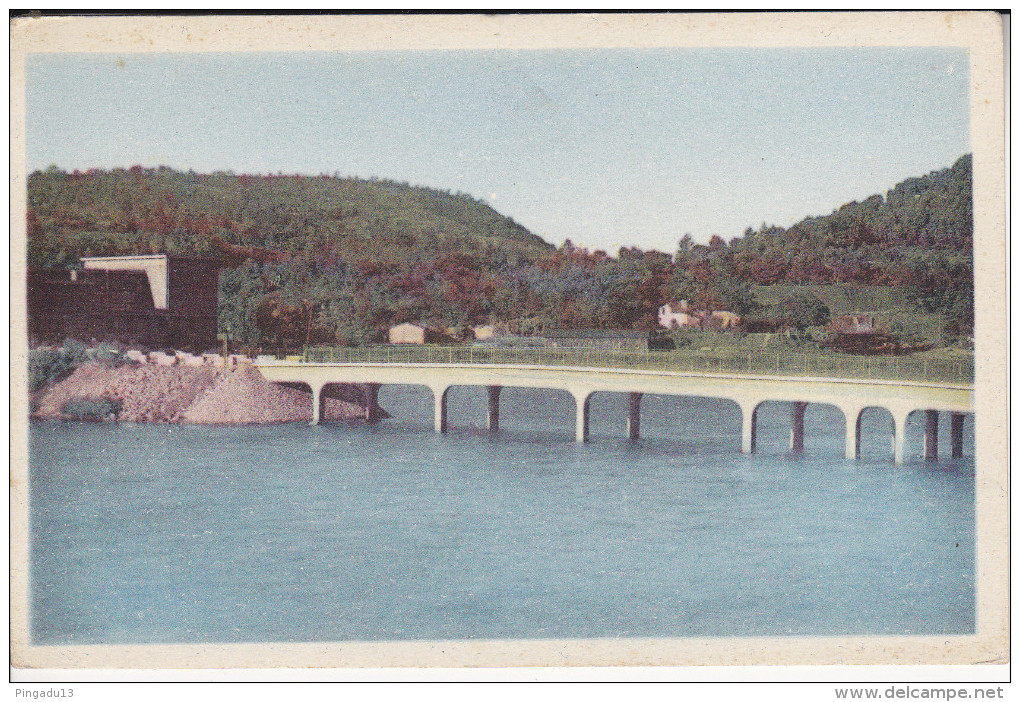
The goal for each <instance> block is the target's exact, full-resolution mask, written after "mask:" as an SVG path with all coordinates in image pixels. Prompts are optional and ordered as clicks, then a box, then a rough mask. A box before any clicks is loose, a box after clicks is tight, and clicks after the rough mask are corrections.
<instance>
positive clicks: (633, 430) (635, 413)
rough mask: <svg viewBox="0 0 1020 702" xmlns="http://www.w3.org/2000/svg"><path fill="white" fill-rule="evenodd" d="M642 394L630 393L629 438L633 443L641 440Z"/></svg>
mask: <svg viewBox="0 0 1020 702" xmlns="http://www.w3.org/2000/svg"><path fill="white" fill-rule="evenodd" d="M642 394H643V393H640V392H632V393H630V414H629V415H628V416H627V436H628V438H630V440H631V441H637V440H638V439H640V438H641V395H642Z"/></svg>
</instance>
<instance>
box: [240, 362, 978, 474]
mask: <svg viewBox="0 0 1020 702" xmlns="http://www.w3.org/2000/svg"><path fill="white" fill-rule="evenodd" d="M256 365H257V367H258V368H259V370H260V371H261V372H262V374H263V375H264V376H265V377H266V378H267V379H268V380H271V381H274V382H292V383H304V384H307V385H308V386H309V387H311V389H312V393H313V398H314V401H313V407H314V409H313V422H317V421H318V416H319V412H318V409H319V401H320V393H321V390H322V388H323V387H324V386H325V385H328V384H330V383H364V384H368V385H373V386H378V385H393V384H396V385H424V386H427V387H429V388H430V389H431V390H432V392H433V396H434V398H435V412H436V430H437V431H444V430H445V428H446V395H447V390H448V389H449V388H450V387H453V386H456V385H470V386H487V387H489V388H500V387H528V388H548V389H557V390H565V391H567V392H569V393H570V394H571V395H573V396H574V398H575V401H576V406H577V439H578V441H584V440H585V439H586V437H587V425H588V398H589V397H590V396H591V394H592V393H595V392H616V393H630V394H631V396H632V401H633V400H634V398H640V396H641V395H643V394H659V395H689V396H698V397H712V398H721V399H727V400H732V401H733V402H735V403H737V404H738V405H739V406H740V408H741V412H742V416H743V447H744V450H745V451H748V452H750V451H753V450H754V445H755V434H756V428H755V422H756V419H755V417H756V414H757V408H758V406H759V405H760V404H761V403H762V402H767V401H780V402H791V403H794V408H795V415H797V413H799V416H800V417H801V420H800V423H801V425H802V417H803V405H804V404H805V403H822V404H829V405H834V406H836V407H838V408H839V409H840V410H841V411H842V412H843V415H844V417H845V418H846V421H847V427H848V431H847V434H846V435H847V451H846V452H847V456H848V457H854V456H856V454H857V448H856V447H857V446H858V445H859V439H860V434H859V432H860V421H859V420H860V416H861V413H862V412H863V411H864V409H865V408H868V407H881V408H884V409H886V410H888V411H889V413H890V414H891V415H892V418H893V435H894V444H895V446H894V449H895V450H894V454H895V457H896V459H897V461H901V460H902V451H903V434H904V431H905V426H906V419H907V416H908V415H909V414H910V413H911V412H914V411H916V410H926V411H928V413H929V425H930V424H931V421H932V416H933V415H932V413H937V412H939V411H942V412H951V413H953V414H954V415H960V414H963V413H970V412H972V411H973V406H974V388H973V386H972V385H970V384H967V383H940V382H932V381H902V380H899V381H894V380H883V379H860V378H832V377H818V376H801V377H796V376H768V375H760V374H740V373H704V372H701V373H699V372H685V371H676V370H647V369H633V368H605V367H600V368H590V367H580V366H541V365H518V364H492V363H489V364H481V363H466V364H461V363H400V362H388V363H387V362H382V363H307V362H275V363H274V362H270V363H259V364H256ZM493 397H495V400H493V399H492V398H493ZM498 398H499V394H498V391H497V392H495V393H493V392H491V391H490V411H494V412H495V414H496V416H498V402H499V399H498ZM493 402H495V403H496V404H495V407H493V406H492V403H493ZM638 403H639V399H638V400H637V401H636V402H632V404H633V405H634V407H637V406H638ZM638 411H639V410H634V411H633V412H632V417H631V420H632V422H634V423H636V422H637V421H638V419H639V415H638V414H637V412H638ZM934 416H935V418H936V419H935V421H936V423H937V414H935V415H934ZM794 421H795V424H796V422H797V421H798V420H797V419H796V417H795V420H794ZM953 426H954V432H956V431H957V422H956V420H954V425H953ZM852 428H853V429H852ZM796 431H797V429H796V426H795V429H794V434H796ZM801 431H802V429H801ZM928 431H929V434H930V433H931V431H932V430H931V427H930V426H929V430H928ZM935 434H936V437H937V424H936V432H935ZM934 440H935V439H930V441H934ZM797 441H798V440H797V437H796V436H795V437H794V439H793V445H794V446H796V445H797ZM956 443H957V439H956V435H955V433H954V453H955V452H956V450H957V449H956Z"/></svg>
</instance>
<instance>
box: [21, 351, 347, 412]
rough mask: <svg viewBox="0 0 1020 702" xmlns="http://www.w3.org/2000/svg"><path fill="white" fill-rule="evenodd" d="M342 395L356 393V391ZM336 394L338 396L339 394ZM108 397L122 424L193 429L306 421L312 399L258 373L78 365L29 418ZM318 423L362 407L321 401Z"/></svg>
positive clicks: (241, 369)
mask: <svg viewBox="0 0 1020 702" xmlns="http://www.w3.org/2000/svg"><path fill="white" fill-rule="evenodd" d="M349 390H351V392H345V393H343V395H345V396H351V395H356V394H357V388H351V389H349ZM338 394H339V393H338ZM78 398H107V399H110V400H116V401H118V402H119V403H120V405H121V409H120V414H119V415H118V417H117V418H118V419H119V420H120V421H124V422H190V423H196V424H274V423H279V422H299V421H306V422H307V421H309V420H311V417H312V396H311V394H310V393H308V392H302V391H301V390H297V389H294V388H290V387H284V386H281V385H277V384H276V383H270V382H269V381H268V380H266V379H265V378H264V377H263V376H262V374H261V373H259V371H258V369H257V368H254V367H252V366H248V365H242V366H239V367H237V368H217V367H213V366H194V367H192V366H155V365H126V366H121V367H119V368H114V367H109V366H106V365H102V364H97V363H86V364H83V365H81V366H79V367H78V368H77V369H76V370H75V371H74V373H72V374H71V375H70V376H68V377H67V378H65V379H64V380H62V381H61V382H59V383H56V384H55V385H52V386H50V387H48V388H45V389H43V390H42V391H41V392H40V393H39V394H38V395H37V396H36V398H35V403H34V405H35V411H34V412H33V413H32V416H33V417H37V418H40V419H61V418H63V414H62V413H61V408H62V407H63V406H64V403H66V402H67V401H68V400H74V399H78ZM322 410H323V411H322V418H323V419H324V420H326V421H328V420H349V419H357V418H360V417H364V415H365V410H364V408H363V407H362V406H360V405H359V404H357V403H355V402H351V401H349V400H344V399H338V398H336V397H324V399H323V407H322Z"/></svg>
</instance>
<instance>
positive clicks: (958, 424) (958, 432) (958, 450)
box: [950, 412, 964, 458]
mask: <svg viewBox="0 0 1020 702" xmlns="http://www.w3.org/2000/svg"><path fill="white" fill-rule="evenodd" d="M950 416H951V417H952V420H951V421H952V423H951V424H950V443H952V445H953V458H960V457H961V456H963V418H964V415H963V414H962V413H960V412H953V413H952V415H950Z"/></svg>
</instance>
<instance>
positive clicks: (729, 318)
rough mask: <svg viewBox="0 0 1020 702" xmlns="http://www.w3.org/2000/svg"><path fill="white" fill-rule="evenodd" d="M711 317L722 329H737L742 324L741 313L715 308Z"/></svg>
mask: <svg viewBox="0 0 1020 702" xmlns="http://www.w3.org/2000/svg"><path fill="white" fill-rule="evenodd" d="M709 317H710V318H711V319H712V321H713V323H714V324H718V326H719V328H720V329H736V328H737V327H738V326H740V315H739V314H737V313H736V312H728V311H726V310H713V311H712V313H711V314H710V315H709Z"/></svg>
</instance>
